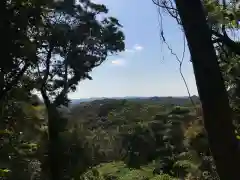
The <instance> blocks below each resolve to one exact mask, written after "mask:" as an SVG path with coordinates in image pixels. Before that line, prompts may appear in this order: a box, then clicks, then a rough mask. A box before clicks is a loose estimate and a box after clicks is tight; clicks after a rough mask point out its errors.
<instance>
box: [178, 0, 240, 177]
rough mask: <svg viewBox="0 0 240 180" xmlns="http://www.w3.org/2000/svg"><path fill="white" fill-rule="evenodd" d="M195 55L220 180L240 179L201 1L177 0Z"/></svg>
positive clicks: (225, 99)
mask: <svg viewBox="0 0 240 180" xmlns="http://www.w3.org/2000/svg"><path fill="white" fill-rule="evenodd" d="M175 2H176V7H177V10H178V12H179V15H180V18H181V21H182V24H183V28H184V31H185V34H186V37H187V40H188V46H189V50H190V53H191V56H192V63H193V68H194V74H195V78H196V83H197V87H198V92H199V96H200V100H201V102H202V108H203V116H204V126H205V129H206V131H207V134H208V140H209V144H210V149H211V152H212V155H213V158H214V161H215V164H216V167H217V172H218V174H219V177H220V179H221V180H239V179H240V173H239V172H240V171H239V170H240V168H239V165H238V163H239V162H240V161H239V160H240V158H239V150H238V142H237V140H236V138H235V134H234V127H233V124H232V115H231V109H230V106H229V101H228V96H227V92H226V89H225V86H224V81H223V78H222V75H221V72H220V68H219V65H218V61H217V56H216V52H215V50H214V47H213V44H212V41H211V33H210V29H209V27H208V25H207V21H206V17H205V15H204V11H203V6H202V4H201V1H200V0H175Z"/></svg>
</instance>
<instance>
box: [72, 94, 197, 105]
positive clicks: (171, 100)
mask: <svg viewBox="0 0 240 180" xmlns="http://www.w3.org/2000/svg"><path fill="white" fill-rule="evenodd" d="M191 98H192V100H193V101H194V102H195V103H199V102H200V101H199V97H198V96H192V97H191ZM104 99H126V100H129V101H156V102H159V103H162V104H175V105H184V104H186V103H191V101H190V100H189V97H186V96H183V97H171V96H169V97H158V96H153V97H138V96H127V97H110V98H106V97H100V98H83V99H72V100H71V106H75V105H78V104H80V103H83V102H92V101H95V100H104Z"/></svg>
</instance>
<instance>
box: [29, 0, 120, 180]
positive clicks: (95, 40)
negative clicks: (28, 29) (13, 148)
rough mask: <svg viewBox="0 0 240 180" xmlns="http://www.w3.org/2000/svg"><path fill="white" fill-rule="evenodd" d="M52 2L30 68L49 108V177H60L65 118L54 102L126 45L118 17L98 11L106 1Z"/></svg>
mask: <svg viewBox="0 0 240 180" xmlns="http://www.w3.org/2000/svg"><path fill="white" fill-rule="evenodd" d="M55 8H56V9H57V11H55V10H54V9H48V10H47V13H45V16H44V20H43V25H42V26H40V27H39V28H38V30H39V33H38V34H37V35H36V36H35V37H34V38H35V39H36V41H37V42H39V43H38V50H37V57H38V61H37V64H36V66H35V68H34V69H33V70H34V77H35V81H36V87H37V88H38V90H40V92H41V95H42V97H43V100H44V103H45V106H46V108H47V114H48V132H49V143H50V144H49V158H50V159H49V163H50V170H51V175H52V180H54V179H56V180H59V179H60V178H61V177H60V173H59V171H60V169H59V167H58V166H59V165H60V163H61V162H60V152H59V143H60V139H59V132H61V131H64V126H65V124H66V118H64V117H62V116H61V115H60V113H59V111H58V109H57V108H58V107H59V106H60V105H66V106H67V105H68V98H67V94H68V93H69V92H71V91H74V90H75V89H76V86H77V84H78V82H79V81H81V80H83V79H86V78H88V79H91V77H90V75H89V72H90V71H91V70H92V69H93V68H95V67H97V66H99V65H101V63H102V62H103V61H104V60H106V58H107V56H108V55H109V54H113V53H116V52H119V51H122V50H124V42H123V41H124V35H123V33H122V31H121V30H120V27H121V25H120V24H119V23H118V21H117V19H115V18H113V17H104V18H102V17H100V16H102V15H104V14H106V13H107V12H108V10H107V8H106V7H105V6H104V5H99V4H95V3H92V2H91V1H89V0H81V1H80V2H79V4H73V3H71V2H67V4H66V3H65V2H64V3H62V4H61V3H60V4H58V5H57V7H55ZM99 17H100V19H101V18H102V20H99Z"/></svg>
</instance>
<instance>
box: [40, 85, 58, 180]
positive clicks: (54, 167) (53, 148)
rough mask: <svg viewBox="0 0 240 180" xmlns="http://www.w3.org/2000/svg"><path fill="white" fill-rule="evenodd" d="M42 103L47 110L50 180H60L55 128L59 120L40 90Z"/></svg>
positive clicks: (53, 108) (43, 92) (44, 94)
mask: <svg viewBox="0 0 240 180" xmlns="http://www.w3.org/2000/svg"><path fill="white" fill-rule="evenodd" d="M41 94H42V97H43V99H44V103H45V105H46V108H47V114H48V138H49V147H48V162H49V167H50V175H49V176H50V179H51V180H61V177H60V171H61V170H62V169H60V158H61V156H60V153H59V131H58V128H57V123H58V121H57V120H58V119H59V113H58V111H57V109H56V107H54V106H53V105H52V103H51V102H50V100H49V98H48V97H47V95H46V93H45V91H44V90H43V89H42V90H41Z"/></svg>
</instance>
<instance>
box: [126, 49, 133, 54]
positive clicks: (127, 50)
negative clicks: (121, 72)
mask: <svg viewBox="0 0 240 180" xmlns="http://www.w3.org/2000/svg"><path fill="white" fill-rule="evenodd" d="M125 52H127V53H134V50H133V49H125Z"/></svg>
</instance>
